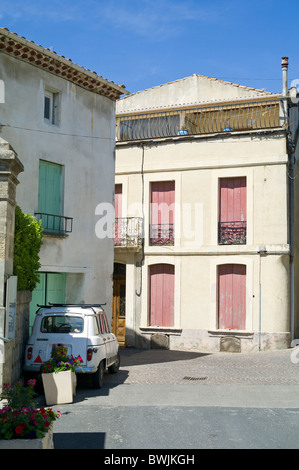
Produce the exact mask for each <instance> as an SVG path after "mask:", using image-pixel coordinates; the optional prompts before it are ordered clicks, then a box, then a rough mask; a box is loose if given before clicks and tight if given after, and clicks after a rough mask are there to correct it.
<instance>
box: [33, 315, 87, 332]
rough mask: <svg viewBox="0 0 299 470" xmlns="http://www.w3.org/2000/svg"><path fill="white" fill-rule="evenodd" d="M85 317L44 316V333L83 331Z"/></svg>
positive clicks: (42, 329) (42, 326)
mask: <svg viewBox="0 0 299 470" xmlns="http://www.w3.org/2000/svg"><path fill="white" fill-rule="evenodd" d="M83 325H84V323H83V318H80V317H70V316H66V315H61V316H60V315H53V316H47V317H45V318H43V321H42V324H41V332H42V333H75V334H78V333H82V331H83Z"/></svg>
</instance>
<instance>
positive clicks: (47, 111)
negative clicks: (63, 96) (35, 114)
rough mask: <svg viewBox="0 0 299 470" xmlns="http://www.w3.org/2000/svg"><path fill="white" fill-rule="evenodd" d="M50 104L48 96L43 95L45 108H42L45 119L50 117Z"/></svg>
mask: <svg viewBox="0 0 299 470" xmlns="http://www.w3.org/2000/svg"><path fill="white" fill-rule="evenodd" d="M50 106H51V100H50V98H49V97H48V96H45V108H44V118H45V119H50Z"/></svg>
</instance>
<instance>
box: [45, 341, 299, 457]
mask: <svg viewBox="0 0 299 470" xmlns="http://www.w3.org/2000/svg"><path fill="white" fill-rule="evenodd" d="M291 353H292V350H283V351H267V352H258V353H214V354H208V353H199V352H195V351H193V352H190V351H188V352H187V351H167V350H157V349H152V350H138V349H122V350H121V368H120V370H119V372H118V373H117V374H115V375H111V374H109V373H106V374H105V383H104V387H103V388H102V389H100V390H94V389H92V387H91V381H90V377H88V376H87V375H85V376H80V377H78V385H77V393H76V397H75V399H74V402H73V403H71V404H64V405H56V406H54V407H53V408H54V409H56V410H60V411H61V413H62V417H61V418H60V419H59V420H57V421H56V422H55V424H54V446H55V449H101V450H104V449H105V450H106V451H108V450H109V451H111V456H113V455H114V458H116V457H115V455H116V454H113V450H115V451H120V450H128V449H131V450H133V449H144V450H145V449H148V450H154V449H156V450H169V452H170V451H171V452H172V453H173V452H174V451H176V450H177V451H179V450H181V451H180V452H184V450H185V451H186V452H189V453H190V452H191V450H192V449H193V450H199V449H298V448H299V438H298V436H299V398H298V397H299V363H294V361H293V362H292V360H291ZM40 401H41V404H42V403H43V396H41V397H40ZM105 455H106V454H105ZM109 455H110V454H108V458H109ZM128 455H129V454H128ZM144 455H148V454H144ZM148 458H149V457H147V458H144V459H143V461H142V463H143V464H148V463H152V462H148V460H147V459H148ZM104 463H106V462H104ZM117 463H121V462H117ZM140 463H141V461H139V464H140ZM174 463H178V462H174ZM136 465H137V464H136ZM131 466H134V465H133V462H131Z"/></svg>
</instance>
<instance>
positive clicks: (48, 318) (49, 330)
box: [23, 304, 120, 388]
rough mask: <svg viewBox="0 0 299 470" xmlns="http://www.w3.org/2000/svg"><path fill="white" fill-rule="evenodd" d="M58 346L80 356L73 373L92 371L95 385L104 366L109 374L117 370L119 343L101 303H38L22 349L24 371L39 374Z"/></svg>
mask: <svg viewBox="0 0 299 470" xmlns="http://www.w3.org/2000/svg"><path fill="white" fill-rule="evenodd" d="M57 346H63V347H64V348H67V355H73V356H74V357H77V356H80V357H81V359H82V362H81V367H79V368H76V373H78V374H81V373H87V374H92V381H93V386H94V387H95V388H101V387H102V385H103V378H104V371H105V369H106V368H107V369H108V371H109V372H110V373H111V374H115V373H116V372H118V370H119V366H120V358H119V345H118V342H117V339H116V337H115V335H114V334H113V333H111V332H110V330H109V326H108V322H107V318H106V314H105V312H104V310H103V308H102V305H65V304H61V305H58V304H51V305H47V306H40V308H39V309H38V310H37V312H36V318H35V321H34V325H33V329H32V333H31V336H30V337H29V340H28V344H27V346H26V350H25V363H24V367H23V370H24V375H27V376H29V375H30V376H32V375H33V374H39V371H40V366H41V364H42V363H43V362H45V361H47V360H48V359H50V356H51V352H52V350H53V348H55V347H57Z"/></svg>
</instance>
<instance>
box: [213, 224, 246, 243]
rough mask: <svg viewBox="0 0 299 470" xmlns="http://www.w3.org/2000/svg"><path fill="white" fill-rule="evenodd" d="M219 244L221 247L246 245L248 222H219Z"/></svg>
mask: <svg viewBox="0 0 299 470" xmlns="http://www.w3.org/2000/svg"><path fill="white" fill-rule="evenodd" d="M218 243H219V245H245V244H246V222H242V221H235V222H219V223H218Z"/></svg>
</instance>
